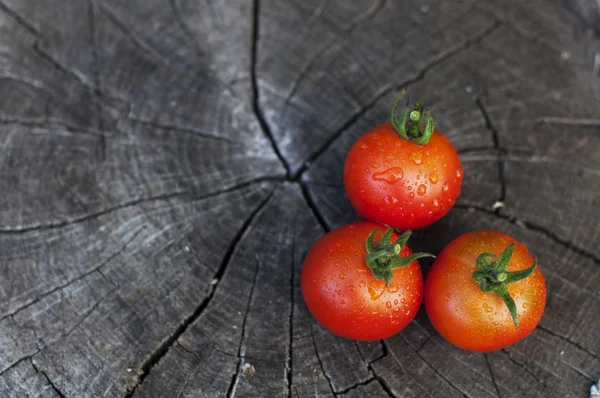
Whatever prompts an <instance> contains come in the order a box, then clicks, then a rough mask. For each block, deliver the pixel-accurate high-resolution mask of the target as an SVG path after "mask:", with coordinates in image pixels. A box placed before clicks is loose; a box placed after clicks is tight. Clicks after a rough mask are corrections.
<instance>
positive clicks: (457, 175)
mask: <svg viewBox="0 0 600 398" xmlns="http://www.w3.org/2000/svg"><path fill="white" fill-rule="evenodd" d="M460 177H462V173H461V172H460V170H456V178H460Z"/></svg>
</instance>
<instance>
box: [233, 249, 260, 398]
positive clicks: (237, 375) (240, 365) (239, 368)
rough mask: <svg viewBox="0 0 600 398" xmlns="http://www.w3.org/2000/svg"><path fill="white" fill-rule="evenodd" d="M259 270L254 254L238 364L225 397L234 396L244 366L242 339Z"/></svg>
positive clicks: (244, 352) (241, 338)
mask: <svg viewBox="0 0 600 398" xmlns="http://www.w3.org/2000/svg"><path fill="white" fill-rule="evenodd" d="M259 272H260V256H259V255H258V254H257V255H256V267H255V269H254V277H253V278H252V286H251V287H250V294H249V295H248V305H247V306H246V312H245V313H244V318H243V320H242V335H241V337H240V344H239V346H238V352H237V357H238V364H237V370H236V372H235V373H234V374H233V377H232V379H231V384H230V385H229V388H228V389H227V397H228V398H233V397H234V396H235V390H236V388H237V385H238V383H239V380H240V376H241V374H242V370H243V367H244V363H245V361H246V350H245V349H244V339H245V338H246V321H247V320H248V314H249V313H250V307H251V306H252V298H253V297H254V290H255V288H256V281H257V280H258V274H259Z"/></svg>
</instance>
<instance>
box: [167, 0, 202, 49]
mask: <svg viewBox="0 0 600 398" xmlns="http://www.w3.org/2000/svg"><path fill="white" fill-rule="evenodd" d="M169 6H170V7H171V11H172V12H173V16H174V17H175V20H176V21H177V25H179V29H181V32H182V33H183V35H184V36H185V39H186V40H187V42H188V45H189V46H190V47H191V48H192V49H193V50H194V51H195V52H196V54H198V56H200V57H203V55H202V52H201V51H200V49H199V48H198V45H197V44H196V43H197V40H196V39H195V38H194V34H193V33H192V31H191V30H190V27H189V26H188V24H187V23H186V22H185V21H184V20H183V13H182V12H181V8H180V7H179V4H177V0H169Z"/></svg>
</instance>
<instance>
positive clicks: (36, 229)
mask: <svg viewBox="0 0 600 398" xmlns="http://www.w3.org/2000/svg"><path fill="white" fill-rule="evenodd" d="M185 195H189V193H188V192H187V191H179V192H172V193H167V194H163V195H157V196H152V197H148V198H141V199H136V200H132V201H131V202H126V203H122V204H119V205H116V206H113V207H110V208H107V209H104V210H101V211H98V212H96V213H91V214H86V215H84V216H81V217H75V218H73V219H71V220H65V221H60V222H54V223H48V224H40V225H33V226H28V227H22V228H10V229H6V228H0V235H2V234H4V235H9V234H17V235H21V234H26V233H29V232H39V231H47V230H52V229H59V228H64V227H67V226H70V225H75V224H80V223H83V222H86V221H90V220H93V219H96V218H98V217H101V216H104V215H107V214H110V213H113V212H115V211H119V210H124V209H127V208H130V207H135V206H138V205H140V204H144V203H151V202H157V201H161V200H168V199H172V198H175V197H179V196H185ZM217 195H218V194H217ZM200 199H203V198H200Z"/></svg>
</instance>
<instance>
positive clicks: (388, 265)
mask: <svg viewBox="0 0 600 398" xmlns="http://www.w3.org/2000/svg"><path fill="white" fill-rule="evenodd" d="M392 232H394V229H393V228H388V229H387V230H386V231H385V233H383V235H382V237H381V239H380V240H379V243H378V244H375V234H376V233H379V234H381V231H380V230H378V229H374V230H373V231H371V233H370V234H369V236H368V237H367V241H366V248H367V256H366V258H365V262H366V264H367V266H368V267H369V268H370V269H371V272H372V273H373V277H375V278H376V279H383V280H384V281H385V284H386V285H388V284H389V283H390V282H391V281H392V275H393V271H394V270H395V269H396V268H402V267H406V266H407V265H409V264H410V263H412V262H413V261H415V260H417V259H419V258H422V257H435V256H434V255H432V254H429V253H415V254H412V255H410V256H406V257H402V256H400V251H402V247H404V245H406V242H407V241H408V238H409V237H410V235H411V234H412V231H410V230H409V231H406V232H404V233H403V234H402V235H400V237H399V238H398V240H396V242H394V243H391V242H390V239H391V237H392Z"/></svg>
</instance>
